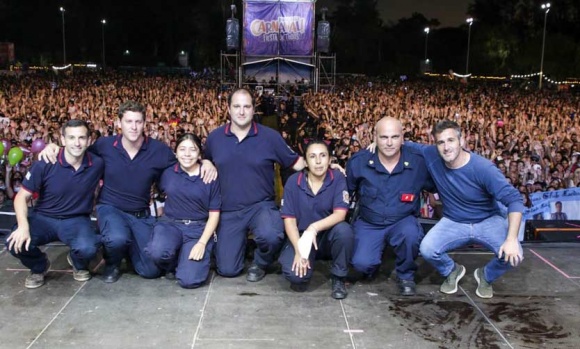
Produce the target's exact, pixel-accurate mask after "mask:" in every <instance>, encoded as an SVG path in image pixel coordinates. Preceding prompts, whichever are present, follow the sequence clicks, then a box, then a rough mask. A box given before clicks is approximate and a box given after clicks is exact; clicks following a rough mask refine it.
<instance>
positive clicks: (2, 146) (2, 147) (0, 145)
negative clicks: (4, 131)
mask: <svg viewBox="0 0 580 349" xmlns="http://www.w3.org/2000/svg"><path fill="white" fill-rule="evenodd" d="M0 154H4V143H2V142H0Z"/></svg>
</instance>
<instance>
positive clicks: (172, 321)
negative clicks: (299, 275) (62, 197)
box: [0, 243, 580, 349]
mask: <svg viewBox="0 0 580 349" xmlns="http://www.w3.org/2000/svg"><path fill="white" fill-rule="evenodd" d="M524 249H525V252H524V255H525V260H524V262H523V264H522V265H521V266H520V267H519V268H517V269H516V270H513V271H511V272H509V273H508V274H506V275H505V276H504V277H503V278H502V279H500V280H499V281H498V282H496V283H495V284H494V289H495V296H494V297H493V298H492V299H487V300H484V299H480V298H478V297H477V296H476V295H475V288H476V281H475V279H474V277H473V270H474V269H475V268H476V267H478V266H481V265H483V264H484V263H485V262H486V261H487V260H488V259H489V258H491V257H492V256H491V255H490V254H489V253H486V252H484V251H480V250H477V249H465V250H459V251H456V252H454V253H453V255H454V258H455V259H456V260H457V261H458V262H459V263H462V264H464V265H465V266H466V267H467V274H466V276H465V277H464V278H463V280H462V281H461V283H460V287H459V291H458V292H457V293H456V294H454V295H444V294H442V293H439V291H438V289H439V285H440V283H441V282H442V281H443V279H442V278H441V277H440V276H438V275H437V273H436V272H435V271H434V269H433V268H431V267H430V266H428V265H427V264H426V263H425V262H424V261H423V260H422V259H421V258H419V260H418V264H419V271H418V274H417V282H418V287H417V290H418V295H417V296H414V297H401V296H399V295H398V291H397V288H396V284H395V282H394V272H393V264H394V263H393V256H392V255H391V254H390V253H387V254H386V257H385V263H384V265H383V267H382V268H381V271H380V273H379V275H378V277H377V278H376V279H374V280H372V281H358V282H353V283H351V284H349V295H348V298H346V299H345V300H342V301H337V300H333V299H332V298H330V281H329V280H328V262H324V261H320V262H318V263H317V264H316V266H315V273H314V278H313V280H312V283H311V285H310V289H309V290H308V291H307V292H305V293H295V292H293V291H291V290H290V289H289V285H288V283H287V282H286V281H285V280H283V277H282V276H281V275H280V274H279V272H278V273H277V272H276V271H274V272H273V273H271V274H268V275H267V276H266V278H265V279H264V280H262V281H261V282H258V283H249V282H247V281H246V279H245V275H243V276H240V277H237V278H231V279H227V278H223V277H220V276H216V275H215V273H214V272H212V274H211V278H210V281H209V283H208V284H207V285H206V286H204V287H201V288H199V289H195V290H185V289H181V288H180V287H179V286H178V285H177V284H176V283H175V281H170V280H167V279H165V278H160V279H156V280H145V279H142V278H140V277H138V276H136V275H135V274H134V273H131V272H128V273H126V274H124V275H123V276H122V277H121V279H120V280H119V281H118V282H117V283H114V284H105V283H103V282H102V281H101V280H99V278H98V275H96V277H94V278H93V279H92V280H90V281H88V282H77V281H74V280H73V278H72V271H71V268H70V267H69V266H68V264H67V262H66V254H67V253H68V248H66V247H65V246H61V245H50V246H47V247H45V250H46V252H47V254H48V256H49V258H50V260H51V262H52V268H51V270H50V271H49V273H48V274H47V279H46V284H45V285H44V286H42V287H40V288H38V289H34V290H29V289H26V288H24V279H25V278H26V276H27V275H28V271H27V270H24V269H23V267H22V266H21V265H20V264H19V262H18V260H16V259H15V258H13V257H12V256H11V255H10V254H9V253H8V252H7V251H5V250H4V248H3V249H2V251H1V252H0V309H1V312H0V348H7V349H8V348H9V349H17V348H216V349H221V348H329V349H335V348H355V349H363V348H367V349H370V348H401V349H405V348H418V349H419V348H421V349H423V348H579V347H580V263H579V261H580V253H579V252H580V244H577V243H576V244H575V243H566V244H563V243H558V244H547V243H544V244H527V245H525V246H524Z"/></svg>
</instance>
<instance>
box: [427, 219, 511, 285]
mask: <svg viewBox="0 0 580 349" xmlns="http://www.w3.org/2000/svg"><path fill="white" fill-rule="evenodd" d="M507 229H508V222H507V219H505V218H504V217H502V216H492V217H490V218H487V219H485V220H483V221H481V222H479V223H474V224H469V223H457V222H453V221H452V220H450V219H447V218H442V219H441V220H440V221H439V222H438V223H437V224H435V226H434V227H433V228H432V229H431V230H429V232H428V233H427V235H426V236H425V238H424V239H423V242H421V247H420V248H421V255H422V256H423V258H424V259H425V260H426V261H427V262H429V263H430V264H431V265H433V266H434V267H435V269H437V271H438V272H439V273H440V274H441V275H443V276H444V277H447V276H448V275H449V274H451V272H452V271H453V268H454V266H455V262H454V261H453V259H451V257H449V255H448V254H447V251H450V250H453V249H456V248H459V247H461V246H465V245H467V244H471V243H476V244H482V245H484V246H485V247H486V248H487V249H489V250H491V251H492V252H493V253H495V257H494V258H493V259H492V260H491V261H489V262H488V263H487V264H486V265H485V267H484V268H483V273H484V278H485V280H486V281H487V282H489V283H491V282H493V281H495V280H497V279H498V278H499V277H500V276H502V275H503V274H504V273H505V272H507V271H508V270H510V269H511V268H512V266H511V265H510V264H509V262H508V263H506V262H504V260H503V259H500V258H499V257H500V256H498V252H499V248H500V247H501V245H502V244H503V243H504V241H505V239H506V237H507ZM520 258H523V250H522V247H521V245H520Z"/></svg>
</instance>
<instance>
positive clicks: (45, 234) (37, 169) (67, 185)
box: [6, 120, 104, 288]
mask: <svg viewBox="0 0 580 349" xmlns="http://www.w3.org/2000/svg"><path fill="white" fill-rule="evenodd" d="M61 133H62V136H61V141H62V143H63V144H64V148H61V149H60V151H59V152H58V157H57V162H56V163H55V164H47V163H45V162H43V161H38V162H36V163H34V165H33V166H32V168H31V169H30V172H29V173H28V174H27V175H26V178H25V180H24V182H23V183H22V190H20V191H19V192H18V195H17V196H16V198H15V200H14V211H15V212H16V220H17V226H16V229H15V230H14V231H13V232H12V234H10V236H9V237H8V239H6V247H7V248H8V250H9V251H10V253H11V254H12V255H13V256H15V257H16V258H18V259H20V261H21V262H22V264H23V265H24V266H26V267H27V268H29V269H30V275H28V277H27V278H26V281H25V283H24V286H25V287H26V288H38V287H40V286H42V285H44V281H45V280H44V279H45V275H46V273H47V272H48V270H49V269H50V261H49V259H48V258H47V255H46V253H44V252H42V251H41V250H40V248H39V247H40V246H42V245H46V244H48V243H50V242H53V241H61V242H63V243H65V244H66V245H67V246H69V247H70V253H69V255H68V258H67V259H68V261H69V263H70V264H71V265H72V267H73V277H74V279H75V280H77V281H87V280H89V279H90V278H91V274H90V272H89V271H88V265H89V261H90V260H91V259H92V258H94V257H95V255H96V253H97V248H98V247H99V244H100V238H99V236H98V235H97V234H96V231H95V229H94V228H93V225H92V223H91V219H90V216H89V215H90V214H91V212H92V211H93V202H94V198H95V189H96V187H97V185H98V183H99V180H100V179H101V177H102V176H103V171H104V162H103V160H102V159H101V158H100V157H98V156H95V155H92V154H89V153H86V149H87V147H88V145H89V127H88V125H87V124H86V123H85V122H84V121H82V120H70V121H68V122H67V123H65V124H64V126H63V127H62V132H61ZM33 193H38V195H39V198H38V201H37V203H36V205H35V206H34V208H32V209H31V210H29V209H28V205H27V202H28V200H30V199H31V197H32V195H33Z"/></svg>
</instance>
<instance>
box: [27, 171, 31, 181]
mask: <svg viewBox="0 0 580 349" xmlns="http://www.w3.org/2000/svg"><path fill="white" fill-rule="evenodd" d="M30 176H31V174H30V171H28V173H27V174H26V180H30Z"/></svg>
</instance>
